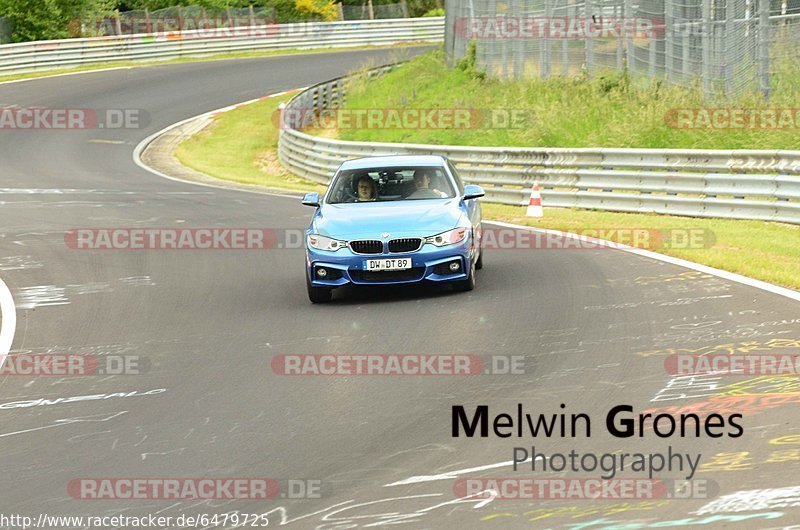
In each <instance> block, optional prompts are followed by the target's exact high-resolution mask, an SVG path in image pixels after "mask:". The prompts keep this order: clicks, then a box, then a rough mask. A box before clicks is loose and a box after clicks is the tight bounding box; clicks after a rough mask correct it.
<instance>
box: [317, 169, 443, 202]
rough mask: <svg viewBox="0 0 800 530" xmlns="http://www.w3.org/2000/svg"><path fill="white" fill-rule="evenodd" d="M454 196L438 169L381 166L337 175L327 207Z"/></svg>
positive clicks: (347, 171)
mask: <svg viewBox="0 0 800 530" xmlns="http://www.w3.org/2000/svg"><path fill="white" fill-rule="evenodd" d="M454 197H455V192H454V191H453V186H452V184H451V183H450V178H449V177H448V176H447V175H446V174H445V172H444V169H443V168H442V167H441V166H414V167H383V168H372V169H352V170H346V171H341V172H339V175H338V176H337V177H336V180H335V182H334V183H333V185H332V187H331V192H330V195H328V204H341V203H348V202H385V201H414V200H424V199H452V198H454Z"/></svg>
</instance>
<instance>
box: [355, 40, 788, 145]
mask: <svg viewBox="0 0 800 530" xmlns="http://www.w3.org/2000/svg"><path fill="white" fill-rule="evenodd" d="M776 70H777V71H779V72H780V73H779V74H777V75H776V76H775V82H774V92H773V94H772V98H771V102H770V103H769V104H766V103H764V102H763V101H762V98H761V96H760V95H756V94H753V95H750V96H746V97H742V98H740V99H739V100H737V101H733V102H732V101H706V102H704V101H703V98H702V92H701V90H700V89H699V87H688V88H686V87H676V86H669V85H665V84H663V83H661V82H657V81H653V80H641V79H639V80H636V81H634V80H631V79H629V78H628V77H627V76H625V75H620V74H619V73H616V72H610V73H608V74H605V75H599V76H596V77H593V78H591V79H589V78H586V77H584V76H580V75H579V76H576V77H572V78H568V77H565V78H560V77H555V78H551V79H548V80H541V79H530V80H522V81H499V80H495V79H488V78H486V77H485V76H483V75H482V74H481V72H476V71H475V69H474V68H473V67H469V66H465V67H464V68H447V67H446V66H445V64H444V58H443V54H442V52H440V51H439V52H433V53H429V54H425V55H422V56H419V57H416V58H414V59H412V60H411V61H409V62H408V63H406V64H405V65H403V66H401V67H399V68H397V69H396V70H394V71H393V72H390V73H388V74H386V75H384V76H381V77H380V78H377V79H375V80H373V81H370V82H367V81H366V79H365V78H364V76H363V75H362V76H358V77H356V79H355V80H354V81H353V82H352V83H351V86H350V88H349V91H348V99H347V104H346V105H345V107H347V108H352V109H374V108H378V109H385V108H402V107H410V108H418V109H454V108H462V109H469V108H472V109H475V110H476V111H477V114H479V115H480V116H481V117H482V119H481V120H478V119H476V120H474V121H470V122H469V123H468V124H467V125H465V126H463V127H458V128H423V129H402V128H399V127H392V128H387V127H384V128H380V127H373V128H363V129H342V130H340V131H339V135H340V137H341V138H342V139H345V140H355V141H376V142H410V143H431V144H449V145H482V146H519V147H587V146H594V147H641V148H698V149H797V148H798V143H797V138H798V137H797V127H800V123H798V122H800V118H796V119H797V120H798V122H796V123H795V128H788V129H784V130H765V129H752V128H750V129H737V130H724V129H708V128H705V129H698V128H695V129H687V128H684V127H683V126H682V127H681V128H677V127H676V126H677V124H678V122H677V114H675V109H697V108H705V109H709V108H747V109H750V108H763V107H767V106H769V107H771V108H789V109H791V108H795V107H796V106H797V101H798V100H800V67H798V66H797V65H794V66H792V65H788V66H785V65H781V66H780V68H779V67H778V66H776ZM387 95H390V96H387ZM510 111H515V112H516V113H517V117H518V119H517V120H516V122H515V123H514V124H513V125H512V126H510V127H509V126H505V125H504V122H501V121H500V120H499V119H498V118H499V117H501V116H504V115H510ZM492 116H495V118H494V119H491V117H492ZM795 116H796V114H795ZM693 123H695V124H698V123H699V122H698V121H693ZM670 125H672V126H670ZM681 125H682V124H681Z"/></svg>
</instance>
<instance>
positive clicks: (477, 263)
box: [475, 249, 483, 270]
mask: <svg viewBox="0 0 800 530" xmlns="http://www.w3.org/2000/svg"><path fill="white" fill-rule="evenodd" d="M482 268H483V249H480V254H478V259H477V261H475V270H481V269H482Z"/></svg>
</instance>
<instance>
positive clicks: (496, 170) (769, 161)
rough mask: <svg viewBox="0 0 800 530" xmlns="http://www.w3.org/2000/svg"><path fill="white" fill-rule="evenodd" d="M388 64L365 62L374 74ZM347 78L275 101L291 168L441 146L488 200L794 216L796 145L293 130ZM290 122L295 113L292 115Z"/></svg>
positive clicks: (799, 189)
mask: <svg viewBox="0 0 800 530" xmlns="http://www.w3.org/2000/svg"><path fill="white" fill-rule="evenodd" d="M387 69H388V68H382V69H378V70H374V71H373V72H372V74H373V75H380V74H381V73H383V72H384V71H386V70H387ZM346 85H347V80H346V79H342V78H340V79H334V80H332V81H328V82H326V83H321V84H319V85H316V86H313V87H311V88H309V89H307V90H305V91H303V92H301V93H300V94H298V95H297V96H295V97H294V98H293V99H292V100H291V101H290V102H289V103H288V104H287V105H286V107H285V111H291V110H294V111H296V112H284V117H283V118H282V119H281V130H280V136H279V140H278V156H279V159H280V161H281V163H282V164H283V165H284V166H285V167H286V168H287V169H289V170H290V171H291V172H293V173H295V174H296V175H299V176H301V177H305V178H307V179H310V180H313V181H316V182H320V183H323V184H327V183H328V182H329V181H330V179H331V177H332V176H333V174H334V172H335V171H336V168H337V167H338V166H339V165H340V164H341V163H342V162H343V161H344V160H347V159H350V158H357V157H363V156H377V155H388V154H437V155H446V156H447V157H449V159H450V160H451V161H452V162H453V163H454V164H455V165H456V167H457V168H458V169H459V172H460V173H461V175H462V177H464V179H465V180H466V181H467V182H469V183H473V184H480V185H482V186H483V187H484V189H485V190H486V200H487V201H490V202H496V203H502V204H511V205H519V206H524V205H527V204H528V200H529V197H530V186H531V185H532V183H534V182H537V183H538V184H539V185H540V186H541V187H542V202H543V204H544V205H545V206H557V207H566V208H586V209H596V210H610V211H621V212H642V213H644V212H652V213H661V214H670V215H687V216H693V217H724V218H734V219H757V220H765V221H781V222H786V223H795V224H800V151H755V150H752V151H746V150H740V151H723V150H702V149H607V148H581V149H569V148H511V147H468V146H454V145H424V144H400V143H374V142H348V141H343V140H335V139H330V138H321V137H317V136H312V135H309V134H306V133H303V132H301V131H300V130H299V129H301V128H302V127H303V125H304V124H303V123H293V122H292V121H293V120H292V117H293V116H295V117H296V116H307V115H308V113H307V109H313V108H318V109H323V108H335V107H337V106H339V105H340V104H341V102H342V101H343V99H344V97H345V91H346ZM294 121H295V122H296V121H297V120H294Z"/></svg>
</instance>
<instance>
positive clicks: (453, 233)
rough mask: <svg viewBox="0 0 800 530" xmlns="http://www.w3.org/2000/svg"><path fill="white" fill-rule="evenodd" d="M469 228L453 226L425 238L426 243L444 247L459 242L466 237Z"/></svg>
mask: <svg viewBox="0 0 800 530" xmlns="http://www.w3.org/2000/svg"><path fill="white" fill-rule="evenodd" d="M468 234H469V228H454V229H452V230H448V231H447V232H442V233H441V234H436V235H435V236H431V237H428V238H426V239H425V242H426V243H430V244H431V245H436V246H437V247H444V246H447V245H455V244H458V243H461V242H462V241H464V240H465V239H466V238H467V235H468Z"/></svg>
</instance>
